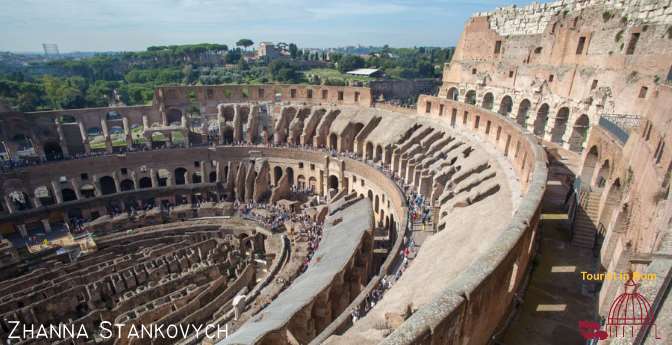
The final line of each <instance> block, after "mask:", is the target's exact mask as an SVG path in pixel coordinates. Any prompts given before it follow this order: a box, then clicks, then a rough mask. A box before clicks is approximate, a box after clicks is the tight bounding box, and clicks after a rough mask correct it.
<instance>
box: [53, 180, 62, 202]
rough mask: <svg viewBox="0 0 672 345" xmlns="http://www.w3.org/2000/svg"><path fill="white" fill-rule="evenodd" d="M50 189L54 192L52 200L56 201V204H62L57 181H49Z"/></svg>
mask: <svg viewBox="0 0 672 345" xmlns="http://www.w3.org/2000/svg"><path fill="white" fill-rule="evenodd" d="M51 189H52V190H53V192H54V199H56V204H62V203H63V193H61V188H60V184H59V183H58V182H57V181H51Z"/></svg>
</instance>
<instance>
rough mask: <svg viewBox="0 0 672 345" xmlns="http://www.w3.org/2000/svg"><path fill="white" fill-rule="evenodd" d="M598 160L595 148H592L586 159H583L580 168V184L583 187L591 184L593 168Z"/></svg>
mask: <svg viewBox="0 0 672 345" xmlns="http://www.w3.org/2000/svg"><path fill="white" fill-rule="evenodd" d="M598 160H599V154H598V150H597V146H592V147H591V148H590V150H588V153H587V154H586V157H585V158H584V159H583V166H582V168H581V184H582V185H584V186H589V185H590V184H591V182H592V178H593V175H594V174H595V167H596V166H597V162H598Z"/></svg>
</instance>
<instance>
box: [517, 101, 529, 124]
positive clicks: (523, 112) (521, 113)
mask: <svg viewBox="0 0 672 345" xmlns="http://www.w3.org/2000/svg"><path fill="white" fill-rule="evenodd" d="M531 107H532V103H531V102H530V100H529V99H527V98H525V99H523V100H522V101H521V102H520V104H519V105H518V115H516V123H518V124H519V125H520V126H521V127H523V128H527V118H528V113H529V112H530V108H531Z"/></svg>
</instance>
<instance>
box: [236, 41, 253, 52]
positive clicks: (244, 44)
mask: <svg viewBox="0 0 672 345" xmlns="http://www.w3.org/2000/svg"><path fill="white" fill-rule="evenodd" d="M253 44H254V42H252V40H251V39H249V38H241V39H239V40H238V42H236V46H238V47H243V48H245V49H246V50H247V47H250V46H252V45H253Z"/></svg>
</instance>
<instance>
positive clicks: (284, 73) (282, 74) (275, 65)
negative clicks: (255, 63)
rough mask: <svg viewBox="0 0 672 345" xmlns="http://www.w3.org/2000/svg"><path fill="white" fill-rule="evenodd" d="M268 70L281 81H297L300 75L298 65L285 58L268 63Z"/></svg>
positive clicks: (274, 77)
mask: <svg viewBox="0 0 672 345" xmlns="http://www.w3.org/2000/svg"><path fill="white" fill-rule="evenodd" d="M268 71H269V72H270V73H269V74H270V75H271V78H273V80H276V81H281V82H292V83H294V82H297V81H299V79H301V78H300V75H299V73H298V72H297V68H296V66H294V65H293V64H291V63H289V62H288V61H284V60H275V61H273V62H271V63H270V64H269V65H268Z"/></svg>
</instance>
